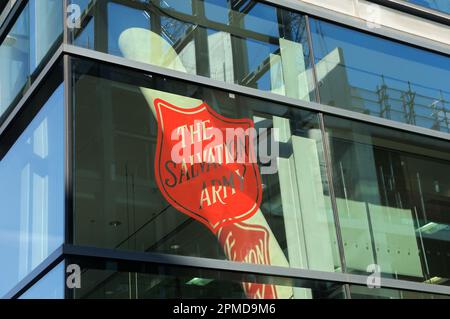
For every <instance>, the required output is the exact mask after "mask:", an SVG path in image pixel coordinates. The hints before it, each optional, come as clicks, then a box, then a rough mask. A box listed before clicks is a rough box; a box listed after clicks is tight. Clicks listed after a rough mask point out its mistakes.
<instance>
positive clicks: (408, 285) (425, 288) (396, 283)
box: [3, 245, 450, 299]
mask: <svg viewBox="0 0 450 319" xmlns="http://www.w3.org/2000/svg"><path fill="white" fill-rule="evenodd" d="M71 257H81V258H83V257H86V258H99V259H104V260H115V261H119V262H120V261H124V262H139V263H147V264H155V265H167V266H177V267H188V268H196V269H205V270H210V271H225V272H234V273H243V274H254V275H259V276H270V277H284V278H291V279H300V280H302V279H303V280H310V281H322V282H333V283H337V284H342V285H346V284H350V285H358V286H367V279H368V277H367V276H364V275H354V274H346V273H338V272H325V271H317V270H308V269H298V268H288V267H279V266H269V265H257V264H248V263H240V262H233V261H228V260H219V259H210V258H202V257H190V256H178V255H167V254H160V253H149V252H133V251H121V250H115V249H107V248H97V247H86V246H76V245H61V246H60V247H59V248H58V249H56V250H55V251H54V252H53V253H52V254H51V255H50V256H49V257H47V258H46V259H45V260H44V261H43V262H42V263H41V264H39V266H37V267H36V268H35V269H34V270H33V271H32V272H31V273H29V274H28V275H27V276H26V277H25V278H24V279H23V280H21V281H20V282H19V283H18V284H17V285H16V286H15V287H14V288H13V289H11V290H10V291H9V292H8V293H7V294H6V295H5V296H3V298H8V299H13V298H18V297H20V296H21V295H22V294H23V293H24V292H26V291H27V290H28V289H29V288H31V287H32V286H33V285H34V284H35V283H36V282H38V281H39V280H40V279H41V278H43V277H44V276H45V275H46V274H47V273H48V272H49V271H51V270H52V269H53V268H54V267H55V266H56V265H57V264H59V263H60V262H61V261H63V260H65V259H67V258H71ZM62 284H65V283H62ZM380 286H381V287H380V288H384V289H397V290H407V291H413V292H423V293H431V294H439V295H450V287H448V286H439V285H434V284H425V283H418V282H411V281H406V280H398V279H390V278H381V282H380Z"/></svg>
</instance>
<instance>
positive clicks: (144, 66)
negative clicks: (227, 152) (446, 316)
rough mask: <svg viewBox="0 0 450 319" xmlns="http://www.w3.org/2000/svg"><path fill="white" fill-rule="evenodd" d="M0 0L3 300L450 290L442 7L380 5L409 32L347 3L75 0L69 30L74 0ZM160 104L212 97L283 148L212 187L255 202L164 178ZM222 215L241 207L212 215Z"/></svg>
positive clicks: (214, 115) (431, 293)
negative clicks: (208, 204)
mask: <svg viewBox="0 0 450 319" xmlns="http://www.w3.org/2000/svg"><path fill="white" fill-rule="evenodd" d="M366 2H367V3H368V4H370V1H360V3H359V5H363V4H365V3H366ZM386 2H389V1H386ZM398 2H400V1H398ZM0 3H1V4H2V5H3V4H4V5H3V6H4V8H3V7H2V6H0V10H1V9H3V10H2V14H1V16H0V42H1V45H0V69H1V70H2V72H1V74H0V199H1V202H2V206H1V208H0V220H1V222H0V256H1V257H2V260H6V261H7V262H5V263H3V264H2V265H1V266H0V270H1V271H0V296H2V297H5V298H69V299H70V298H75V299H89V298H107V299H110V298H131V299H139V298H250V299H252V298H280V299H317V298H339V299H340V298H347V299H349V298H392V299H394V298H405V299H406V298H424V299H428V298H430V299H435V298H448V296H450V288H449V286H450V270H449V269H450V267H449V263H450V237H449V236H450V217H449V215H448V211H447V208H448V207H449V205H450V177H449V176H450V144H449V136H450V135H449V133H450V131H449V120H450V119H449V112H450V109H449V101H450V82H449V81H448V79H449V78H450V59H449V58H448V52H449V50H448V48H449V45H450V42H448V41H447V43H442V42H439V41H437V40H436V39H435V38H434V37H436V36H437V35H436V34H435V32H436V30H440V31H441V32H442V33H443V34H445V33H446V32H449V30H448V27H447V26H446V25H445V24H443V23H442V19H447V20H446V21H447V22H448V21H449V19H450V18H449V17H448V15H445V14H446V13H445V12H446V8H445V4H444V3H443V4H442V5H440V4H439V1H436V2H435V3H432V1H424V3H415V1H402V5H401V6H396V7H395V9H393V8H392V7H389V4H387V5H386V7H383V6H378V7H377V8H378V9H379V10H388V11H389V14H391V15H394V16H395V17H397V18H398V19H399V27H398V29H396V28H393V25H392V23H393V22H392V20H390V19H386V21H381V22H382V23H381V24H380V25H379V26H378V28H372V27H370V26H371V25H370V24H366V23H361V21H362V20H361V19H362V17H361V16H359V17H358V16H355V15H353V16H351V15H349V14H348V13H345V12H344V11H345V10H346V9H345V8H346V6H347V5H349V4H351V3H353V0H346V1H341V2H340V5H339V6H338V5H336V4H335V2H334V1H328V2H324V1H313V0H307V1H300V0H299V1H298V3H297V4H292V1H290V2H287V1H279V3H276V4H275V2H274V1H245V2H242V1H231V0H189V1H174V0H164V1H153V0H152V1H150V0H148V1H127V0H102V1H90V0H70V1H67V4H69V3H70V4H72V5H75V6H76V7H77V8H79V9H80V13H81V15H80V16H79V17H78V18H79V19H78V20H77V21H76V22H79V27H76V28H71V27H69V26H68V25H63V24H62V21H63V17H64V5H63V3H65V2H63V1H59V0H18V1H16V2H15V3H12V2H11V1H4V2H0ZM361 10H362V9H361ZM13 16H14V17H15V19H7V18H8V17H13ZM402 18H404V19H417V20H418V21H419V20H420V22H418V23H425V22H423V21H427V22H426V23H428V24H429V26H428V29H426V28H425V29H422V31H420V32H422V33H420V32H419V31H417V30H411V33H412V34H414V36H413V37H412V36H411V34H407V33H406V32H404V30H402V27H401V25H400V23H401V21H400V20H401V19H402ZM425 18H426V19H425ZM383 23H385V24H386V25H385V24H383ZM388 24H390V25H388ZM387 28H389V30H390V31H389V32H387V31H386V29H387ZM385 31H386V32H385ZM383 32H385V33H384V34H383ZM426 32H429V34H426ZM161 105H165V106H166V107H168V108H169V109H170V108H171V109H172V110H175V111H176V112H178V113H179V114H182V115H180V118H182V119H184V120H183V121H184V122H183V123H186V124H185V125H186V127H189V125H193V124H195V122H193V121H194V120H193V118H195V117H189V116H188V115H191V114H200V112H203V111H204V110H205V107H204V108H203V109H202V106H204V105H207V106H208V107H209V108H207V109H208V112H209V113H208V114H209V116H210V117H209V118H207V120H206V122H207V123H216V124H215V128H220V129H224V127H219V124H217V123H237V122H239V121H244V122H245V123H251V125H253V126H254V127H255V129H256V131H257V132H258V135H257V136H256V137H255V139H254V141H255V142H256V143H255V144H257V146H258V147H260V146H261V144H264V143H265V144H270V142H273V144H270V145H276V149H275V148H271V147H269V149H268V150H267V151H268V152H267V153H266V154H262V155H261V153H258V155H261V156H258V163H257V171H256V172H255V176H256V177H255V180H257V181H258V182H257V183H248V180H249V177H248V175H247V177H245V174H247V173H248V171H245V170H244V173H243V177H242V178H243V179H242V181H243V184H242V185H244V184H245V185H246V186H245V187H241V189H238V188H237V187H235V186H236V185H234V184H232V183H230V180H227V182H228V184H226V183H225V182H223V185H222V184H221V186H220V187H221V188H220V190H221V191H222V192H224V191H225V190H227V191H229V193H228V195H230V194H235V193H236V192H237V194H240V195H243V194H244V195H246V196H247V197H245V196H243V197H242V198H243V199H242V201H243V202H245V203H246V204H248V203H250V206H252V204H253V206H252V207H253V209H252V210H251V213H249V212H250V211H248V212H247V211H241V210H242V208H241V206H240V205H237V204H234V205H232V204H230V203H231V202H226V201H224V198H225V197H222V198H221V197H220V194H221V193H220V192H219V191H218V189H215V188H213V189H212V190H213V191H216V192H215V193H212V194H214V195H213V196H219V197H218V198H219V201H220V202H221V203H222V204H223V205H219V206H214V207H215V209H213V210H212V211H206V210H203V206H201V205H200V206H199V208H198V209H195V210H194V211H192V213H191V214H187V213H186V210H187V209H186V208H185V207H184V206H183V205H182V204H180V203H181V202H182V201H183V200H184V201H187V200H189V199H192V198H194V199H196V198H197V197H198V198H199V199H200V198H201V196H203V195H202V194H203V193H200V192H198V190H196V188H195V185H196V184H195V183H194V182H192V181H190V177H186V175H185V177H186V178H187V181H186V182H189V183H191V184H190V186H191V187H190V189H189V191H188V192H187V193H188V194H185V193H183V194H180V193H179V192H177V190H176V187H173V189H171V190H169V191H168V190H167V187H166V188H164V182H165V181H164V180H162V179H160V178H159V177H160V172H161V169H164V167H165V168H166V169H167V168H168V167H170V166H168V165H172V164H170V163H169V164H167V163H165V165H164V163H163V162H164V161H163V158H162V156H161V153H162V149H163V147H165V145H166V144H164V143H162V142H161V139H163V140H164V139H168V136H169V134H168V133H167V132H166V131H165V130H164V127H167V125H168V123H170V121H175V120H177V121H179V120H180V119H179V118H175V116H174V117H172V118H165V117H164V116H163V115H162V111H161V108H162V106H161ZM195 112H198V113H195ZM202 114H203V113H202ZM218 119H220V121H222V122H220V121H219V120H218ZM190 121H191V122H192V123H191V122H190ZM214 121H215V122H214ZM227 121H228V122H227ZM164 125H166V126H164ZM230 125H231V124H230ZM180 127H181V126H180ZM202 133H203V136H206V135H205V134H206V133H205V132H202ZM192 134H195V133H192ZM192 136H194V135H192ZM199 136H200V135H199ZM192 138H193V137H192ZM164 142H167V141H166V140H164ZM203 164H205V163H202V165H203ZM219 164H220V165H219V167H220V169H222V168H224V166H225V165H222V164H223V163H219ZM173 165H174V167H176V166H175V164H173ZM190 165H192V167H194V166H193V165H194V164H192V163H191V164H190ZM244 166H245V165H244ZM269 166H270V167H275V168H276V169H275V170H274V171H271V172H270V173H265V172H266V171H267V170H266V168H268V167H269ZM189 167H191V166H189ZM202 167H203V166H202ZM248 167H250V166H245V167H244V168H245V169H246V168H248ZM225 168H226V169H229V167H228V168H227V167H225ZM192 169H193V168H192ZM158 170H159V171H158ZM169 171H170V169H169ZM193 171H194V170H192V172H193ZM225 171H226V170H225ZM170 172H172V171H170ZM186 172H188V170H187V171H186ZM238 173H240V171H239V170H238ZM172 174H173V176H175V174H174V173H173V172H172ZM205 174H206V173H205ZM204 176H210V175H207V174H206V175H204ZM239 176H240V175H239ZM192 179H193V178H192ZM179 182H183V180H182V178H181V179H180V181H179ZM245 182H247V183H245ZM246 187H249V188H250V190H251V191H252V192H250V193H251V194H253V193H255V194H260V195H255V198H253V197H252V196H251V195H249V192H247V189H246ZM204 189H206V187H205V188H204ZM244 189H245V190H244ZM258 196H260V197H258ZM171 203H172V204H171ZM173 203H175V204H173ZM215 203H216V201H214V204H215ZM227 204H228V205H227ZM242 205H243V204H242ZM182 206H183V207H182ZM231 206H232V207H231ZM180 207H181V208H180ZM230 207H231V208H230ZM223 212H225V213H223ZM222 213H223V214H232V218H229V219H227V221H228V220H231V219H233V218H236V221H233V222H230V223H228V224H226V223H225V222H224V224H223V225H221V226H220V227H218V228H217V229H216V228H214V227H206V226H207V225H208V222H210V224H211V225H212V223H211V219H208V218H210V217H211V216H212V215H214V214H217V215H219V214H222ZM247 213H248V216H247V215H246V214H247ZM208 214H209V215H208ZM227 216H228V215H227ZM242 216H245V217H242ZM205 220H206V221H205ZM224 220H226V219H225V218H224ZM205 225H206V226H205ZM255 264H258V267H256V266H255ZM73 265H77V266H78V267H80V269H81V272H80V282H81V287H78V288H74V287H68V286H66V280H65V276H67V267H69V266H73ZM349 274H350V275H351V276H348V275H349ZM374 275H375V276H378V277H377V278H380V280H381V288H378V289H372V288H370V282H369V279H370V278H373V276H374ZM366 280H367V281H366ZM364 282H367V285H364V284H363V283H364Z"/></svg>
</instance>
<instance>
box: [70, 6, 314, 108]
mask: <svg viewBox="0 0 450 319" xmlns="http://www.w3.org/2000/svg"><path fill="white" fill-rule="evenodd" d="M72 2H73V3H74V4H78V5H80V7H81V8H82V10H83V18H82V28H81V29H80V30H77V31H75V32H73V33H72V41H73V43H74V44H75V45H78V46H81V47H85V48H89V49H94V50H97V51H100V52H105V53H110V54H113V55H117V56H121V57H125V58H127V59H131V60H134V61H139V62H144V63H149V64H153V65H157V66H161V67H166V68H169V69H172V70H176V71H180V72H184V73H189V74H197V75H202V76H207V77H210V78H212V79H215V80H219V81H225V82H228V83H238V84H241V85H244V86H248V87H251V88H257V89H260V90H264V91H270V92H273V93H277V94H282V95H286V96H289V97H293V98H297V99H302V100H306V101H311V100H314V85H313V81H312V72H311V63H310V62H311V61H310V52H309V45H308V41H307V33H306V25H305V24H306V19H305V17H304V16H303V15H302V14H299V13H295V12H291V11H288V10H283V9H281V8H277V7H273V6H269V5H266V4H264V3H261V2H257V1H242V2H236V1H222V0H220V1H217V0H187V1H160V0H147V1H122V0H119V1H118V0H101V1H86V0H83V1H80V0H72Z"/></svg>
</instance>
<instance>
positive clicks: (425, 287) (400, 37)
mask: <svg viewBox="0 0 450 319" xmlns="http://www.w3.org/2000/svg"><path fill="white" fill-rule="evenodd" d="M64 1H65V3H67V0H64ZM261 2H268V3H271V4H275V5H276V6H279V7H280V6H281V7H285V8H288V9H293V10H297V11H301V12H303V13H307V14H311V15H317V16H318V17H319V18H321V19H325V20H327V19H328V20H331V21H332V22H333V23H337V24H344V25H346V26H350V27H351V28H355V29H359V30H363V31H366V32H368V33H376V34H378V35H381V36H383V37H387V38H390V39H394V40H397V41H398V42H407V43H409V44H412V45H417V46H419V47H424V48H427V49H430V47H431V50H432V51H436V52H439V53H444V54H447V55H449V53H450V46H446V45H437V46H435V45H436V44H437V42H435V41H431V42H430V41H427V40H424V39H423V38H420V37H417V36H413V38H412V40H411V41H412V42H411V41H409V40H410V35H408V36H406V37H405V34H404V33H402V32H400V31H396V30H388V31H389V32H390V33H389V32H387V31H386V32H387V33H384V32H385V31H383V30H381V31H380V30H378V29H376V30H372V29H370V30H368V29H367V27H366V24H365V23H361V21H360V20H359V19H356V18H352V17H348V16H345V15H343V14H338V13H334V12H331V11H327V10H325V9H317V8H312V6H311V5H308V4H305V3H302V2H299V1H297V2H295V3H294V2H292V1H288V0H261ZM26 3H28V1H26V0H18V1H17V2H16V4H15V5H16V6H17V7H14V8H15V10H16V11H13V10H12V11H11V12H10V14H9V15H8V21H6V20H5V23H3V24H2V25H1V28H0V38H1V36H2V35H4V34H5V32H7V31H5V30H7V27H8V26H9V27H10V26H11V25H12V23H13V22H14V19H13V17H14V15H15V14H17V15H18V14H20V10H19V8H20V7H18V6H19V5H23V6H24V5H25V4H26ZM305 8H306V9H305ZM13 12H15V13H13ZM63 17H65V14H64V15H63ZM64 26H65V27H64V42H63V44H61V46H60V47H59V48H58V49H57V50H56V52H55V53H54V54H53V56H52V58H51V59H50V60H49V61H48V62H47V64H46V65H45V66H44V67H43V69H42V71H41V73H40V74H39V76H38V78H37V79H36V81H35V82H34V83H33V84H32V86H31V87H30V88H29V90H28V91H27V92H26V94H25V95H24V96H23V97H22V98H21V99H20V101H19V103H18V104H17V105H16V106H15V108H14V109H13V112H11V113H10V114H9V115H8V117H7V120H6V121H5V122H4V123H2V124H1V126H0V136H1V135H2V134H3V133H4V131H5V129H6V127H7V126H8V125H9V124H11V123H12V121H13V120H14V118H15V116H16V115H17V114H18V113H19V112H20V111H21V110H22V109H23V108H24V107H25V106H26V103H27V102H28V101H29V100H30V98H31V97H32V96H33V95H34V94H35V93H36V92H37V91H38V90H39V89H40V88H41V86H43V85H44V84H45V78H46V76H47V75H48V74H49V73H50V72H51V70H52V69H53V67H54V66H55V65H56V63H58V61H59V59H60V58H62V59H63V61H64V85H65V98H64V100H65V111H66V113H65V123H66V127H67V128H66V154H65V156H66V168H65V200H66V206H65V231H66V233H65V235H66V237H65V240H66V241H65V242H66V243H67V242H70V240H71V231H72V220H71V216H72V214H71V211H72V196H73V195H72V187H73V186H72V174H73V172H72V162H71V161H72V155H73V154H72V152H73V149H72V147H73V144H72V143H73V139H72V134H73V132H72V120H73V118H72V113H71V112H72V95H71V76H72V70H71V66H70V59H71V57H76V58H81V59H85V60H91V61H95V62H98V63H107V64H112V65H115V66H117V67H122V68H126V69H131V70H135V71H140V72H146V73H152V74H158V75H161V76H165V77H169V78H172V79H176V80H181V81H187V82H191V83H196V84H197V85H202V86H205V87H210V88H215V89H219V90H222V91H223V90H225V91H229V92H233V93H238V94H241V95H245V96H249V97H252V98H255V99H261V100H266V101H270V102H275V103H278V104H285V105H288V106H291V107H296V108H302V109H306V110H310V111H314V112H316V113H318V114H319V115H320V116H322V117H323V114H330V115H333V116H338V117H342V118H347V119H350V120H355V121H358V122H364V123H367V124H372V125H377V126H382V127H385V128H391V129H395V130H400V131H405V132H409V133H412V134H419V135H423V136H428V137H431V138H436V139H441V140H445V141H449V140H450V134H448V133H443V132H439V131H434V130H431V129H426V128H421V127H417V126H413V125H409V124H404V123H400V122H395V121H391V120H387V119H383V118H377V117H373V116H369V115H365V114H361V113H357V112H353V111H348V110H344V109H340V108H336V107H331V106H326V105H322V104H319V103H315V102H306V101H301V100H297V99H292V98H289V97H285V96H281V95H277V94H274V93H270V92H264V91H260V90H257V89H252V88H248V87H243V86H240V85H237V84H229V83H224V82H221V81H217V80H213V79H211V78H208V77H202V76H198V75H190V74H186V73H181V72H177V71H173V70H169V69H164V68H160V67H157V66H152V65H148V64H144V63H140V62H135V61H131V60H127V59H125V58H121V57H117V56H112V55H109V54H105V53H101V52H98V51H93V50H89V49H84V48H81V47H77V46H74V45H70V44H68V43H67V42H68V41H69V39H68V36H67V34H68V32H69V31H68V30H67V26H66V25H65V24H64ZM380 32H381V33H380ZM430 43H431V44H432V45H431V46H430ZM316 84H317V83H316ZM327 169H328V170H329V168H327ZM70 256H81V257H83V256H85V257H97V258H105V259H115V260H123V261H136V262H147V263H156V264H169V265H177V266H186V267H196V268H205V269H212V270H224V271H234V272H244V273H253V274H260V275H267V276H282V277H291V278H296V279H304V278H307V279H311V280H322V281H333V282H338V283H342V284H344V285H346V286H347V289H348V286H349V285H351V284H355V285H365V284H366V280H367V277H366V276H362V275H353V274H346V273H331V272H319V271H313V270H305V269H294V268H283V267H276V266H267V265H265V266H264V265H252V264H243V263H236V262H230V261H221V260H213V259H207V258H199V257H186V256H172V255H158V254H154V253H139V252H122V251H116V250H110V249H100V248H88V247H79V246H72V245H68V244H65V245H63V246H61V247H60V248H58V249H57V250H56V251H55V252H54V253H52V254H51V255H50V256H49V257H48V258H47V259H45V260H44V261H43V262H42V263H41V264H40V265H39V266H38V267H37V268H36V269H34V270H33V271H32V272H31V273H30V274H29V275H28V276H26V277H25V278H24V279H23V280H22V281H21V282H20V283H19V284H17V285H16V286H15V287H14V288H13V289H12V290H11V291H10V292H9V293H8V294H7V295H6V296H5V297H14V298H16V297H18V296H19V295H20V294H22V293H23V292H25V291H26V290H27V289H28V288H30V287H31V286H32V285H33V284H34V283H36V282H37V281H38V280H39V279H40V278H42V277H43V276H45V274H47V273H48V272H49V271H50V270H51V269H52V268H53V267H54V266H55V265H57V264H58V263H59V262H60V261H61V260H63V259H65V258H66V257H70ZM382 286H383V287H384V288H391V289H402V290H410V291H416V292H426V293H436V294H444V295H450V287H447V286H439V285H431V284H426V283H417V282H411V281H405V280H396V279H387V278H386V279H382Z"/></svg>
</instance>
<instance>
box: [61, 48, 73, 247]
mask: <svg viewBox="0 0 450 319" xmlns="http://www.w3.org/2000/svg"><path fill="white" fill-rule="evenodd" d="M63 69H64V71H63V72H64V119H65V120H64V126H65V159H64V160H65V167H64V175H65V176H64V188H65V189H64V196H65V214H64V216H65V218H64V225H65V227H64V230H65V236H64V242H65V243H66V244H68V243H72V242H73V107H72V106H73V94H72V63H71V58H70V56H69V55H64V56H63Z"/></svg>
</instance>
